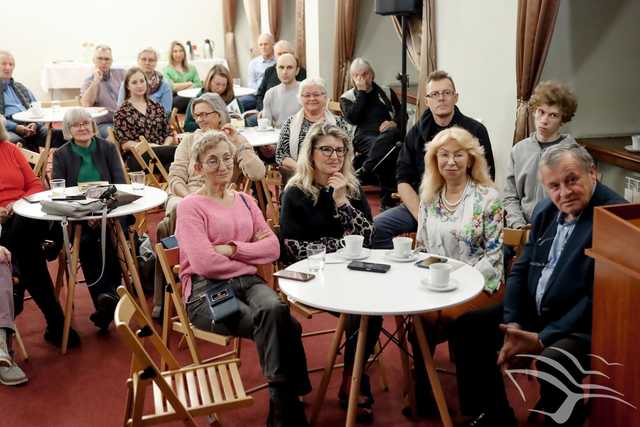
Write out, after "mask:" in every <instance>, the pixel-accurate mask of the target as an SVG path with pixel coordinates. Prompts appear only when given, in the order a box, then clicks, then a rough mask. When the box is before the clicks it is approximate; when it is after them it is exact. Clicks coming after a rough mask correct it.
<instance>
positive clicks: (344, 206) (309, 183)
mask: <svg viewBox="0 0 640 427" xmlns="http://www.w3.org/2000/svg"><path fill="white" fill-rule="evenodd" d="M352 160H353V146H352V145H351V141H350V140H349V137H348V136H347V134H346V133H345V132H344V131H343V130H342V129H340V128H339V127H338V126H335V125H331V124H326V123H319V124H316V125H313V126H312V127H311V129H310V130H309V132H308V134H307V136H306V138H305V140H304V142H303V144H302V146H301V149H300V155H299V157H298V162H297V168H296V173H295V175H294V176H293V177H292V178H291V180H290V181H289V183H288V184H287V186H286V188H285V191H284V194H283V195H282V213H281V219H280V226H281V237H282V243H283V245H284V250H283V251H282V253H283V256H284V258H285V260H287V261H290V262H295V261H298V260H301V259H304V258H306V257H307V248H308V247H309V245H310V244H312V243H322V244H324V245H325V246H326V248H327V252H334V251H336V250H337V249H338V248H340V241H341V239H342V238H343V237H344V236H345V235H348V234H358V235H362V236H363V237H364V241H365V246H369V242H370V240H371V234H372V232H373V223H372V220H371V210H370V209H369V204H368V203H367V199H366V197H365V195H364V192H363V191H362V189H361V188H360V184H359V183H358V179H357V178H356V177H355V175H354V172H353V166H352ZM359 324H360V316H355V315H350V316H348V318H347V324H346V325H345V330H346V334H347V337H348V341H347V346H346V350H345V356H344V364H345V369H344V370H343V376H342V385H341V386H340V392H339V398H340V401H341V403H342V404H343V406H344V407H345V408H346V406H347V401H348V395H349V385H350V381H351V374H352V371H353V363H354V359H355V348H356V342H357V332H358V327H359ZM381 327H382V318H381V317H371V318H370V320H369V330H368V333H367V345H366V352H365V360H366V359H368V357H369V355H370V354H371V352H372V351H373V348H374V346H375V343H376V341H377V339H378V334H379V333H380V329H381ZM372 403H373V397H372V395H371V387H370V385H369V378H368V376H367V375H366V374H363V376H362V381H361V396H360V398H359V404H358V406H359V411H358V419H359V420H360V421H363V422H364V421H369V420H371V419H372V417H373V412H372V411H371V404H372Z"/></svg>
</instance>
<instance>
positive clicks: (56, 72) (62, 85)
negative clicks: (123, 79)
mask: <svg viewBox="0 0 640 427" xmlns="http://www.w3.org/2000/svg"><path fill="white" fill-rule="evenodd" d="M190 64H193V65H195V67H196V69H197V70H198V75H199V76H200V79H202V80H204V79H205V77H207V73H208V72H209V70H210V69H211V67H213V66H214V65H216V64H223V65H224V66H225V67H228V64H227V60H226V59H224V58H210V59H194V60H193V61H190ZM134 65H136V64H135V62H121V63H116V62H114V64H113V65H112V68H123V69H128V68H130V67H132V66H134ZM166 65H167V61H159V62H158V66H157V67H156V70H158V71H160V72H162V69H163V68H164V67H166ZM93 69H94V65H93V64H92V63H85V62H75V61H69V62H59V63H53V62H49V63H47V64H45V66H44V68H43V69H42V77H41V80H40V85H41V86H42V89H43V90H44V91H45V92H48V91H49V90H52V89H80V88H81V87H82V82H84V79H86V78H87V77H89V76H90V75H91V74H92V73H93Z"/></svg>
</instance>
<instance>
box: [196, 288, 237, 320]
mask: <svg viewBox="0 0 640 427" xmlns="http://www.w3.org/2000/svg"><path fill="white" fill-rule="evenodd" d="M204 295H205V296H206V298H207V302H208V303H209V306H210V307H211V313H212V318H213V323H214V324H215V323H217V322H222V321H223V320H225V319H227V318H228V317H230V316H232V315H234V314H236V313H239V312H240V304H238V298H237V297H236V293H235V292H234V291H233V289H232V288H231V286H230V285H223V286H218V287H216V288H213V289H208V290H207V291H206V292H205V293H204Z"/></svg>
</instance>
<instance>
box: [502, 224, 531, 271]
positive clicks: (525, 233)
mask: <svg viewBox="0 0 640 427" xmlns="http://www.w3.org/2000/svg"><path fill="white" fill-rule="evenodd" d="M527 240H529V229H528V228H507V227H505V228H503V229H502V244H503V245H504V246H511V247H513V249H514V251H515V256H514V257H513V258H511V259H509V260H507V261H508V263H509V265H505V266H504V270H505V277H506V274H507V273H508V272H510V271H511V266H513V263H514V262H515V260H516V259H517V258H518V257H519V256H520V255H522V251H523V250H524V246H525V245H526V244H527Z"/></svg>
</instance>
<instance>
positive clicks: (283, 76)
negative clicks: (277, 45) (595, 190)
mask: <svg viewBox="0 0 640 427" xmlns="http://www.w3.org/2000/svg"><path fill="white" fill-rule="evenodd" d="M299 70H300V65H299V64H298V59H297V58H296V57H295V56H293V55H292V54H290V53H285V54H283V55H280V57H279V58H278V62H277V64H276V71H277V73H278V79H279V80H280V84H279V85H277V86H274V87H272V88H271V89H269V90H268V91H267V93H266V94H265V96H264V104H263V106H264V108H263V110H262V113H261V117H264V118H267V119H269V121H270V123H271V124H272V125H273V126H275V127H277V128H279V127H281V126H282V123H284V121H285V120H287V118H289V117H290V116H292V115H294V114H295V113H297V112H298V111H300V108H302V105H300V101H299V100H298V86H300V82H298V81H297V80H296V74H298V71H299Z"/></svg>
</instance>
